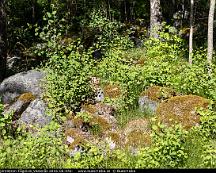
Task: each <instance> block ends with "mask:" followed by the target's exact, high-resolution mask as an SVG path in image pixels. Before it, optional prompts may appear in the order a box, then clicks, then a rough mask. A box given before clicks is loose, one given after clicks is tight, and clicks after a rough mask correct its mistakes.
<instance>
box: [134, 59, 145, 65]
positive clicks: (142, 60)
mask: <svg viewBox="0 0 216 173" xmlns="http://www.w3.org/2000/svg"><path fill="white" fill-rule="evenodd" d="M144 63H145V59H139V60H137V61H134V64H135V65H140V66H143V65H144Z"/></svg>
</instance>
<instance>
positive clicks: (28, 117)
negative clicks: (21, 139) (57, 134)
mask: <svg viewBox="0 0 216 173" xmlns="http://www.w3.org/2000/svg"><path fill="white" fill-rule="evenodd" d="M46 107H47V105H46V104H45V103H44V101H42V100H40V99H35V100H34V101H32V102H31V103H30V105H29V106H28V108H27V109H26V110H25V111H24V112H23V113H22V115H21V117H20V119H19V120H18V124H20V125H25V126H27V127H30V126H37V127H40V128H42V127H44V126H45V125H47V124H49V123H50V122H51V120H52V117H51V116H49V115H47V114H46Z"/></svg>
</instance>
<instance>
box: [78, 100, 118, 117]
mask: <svg viewBox="0 0 216 173" xmlns="http://www.w3.org/2000/svg"><path fill="white" fill-rule="evenodd" d="M81 112H89V113H91V114H94V115H108V116H114V115H115V108H114V107H113V106H111V105H108V104H103V103H96V104H83V105H82V106H81Z"/></svg>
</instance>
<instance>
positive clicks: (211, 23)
mask: <svg viewBox="0 0 216 173" xmlns="http://www.w3.org/2000/svg"><path fill="white" fill-rule="evenodd" d="M214 10H215V0H210V9H209V17H208V53H207V61H208V63H209V64H211V63H212V54H213V27H214Z"/></svg>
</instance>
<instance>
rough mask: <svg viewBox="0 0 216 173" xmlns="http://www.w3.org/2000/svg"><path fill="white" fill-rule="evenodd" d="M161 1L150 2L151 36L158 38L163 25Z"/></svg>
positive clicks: (151, 0)
mask: <svg viewBox="0 0 216 173" xmlns="http://www.w3.org/2000/svg"><path fill="white" fill-rule="evenodd" d="M161 17H162V14H161V9H160V0H150V36H151V37H154V38H158V31H159V29H160V25H161Z"/></svg>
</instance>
